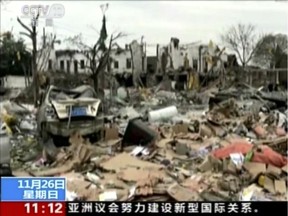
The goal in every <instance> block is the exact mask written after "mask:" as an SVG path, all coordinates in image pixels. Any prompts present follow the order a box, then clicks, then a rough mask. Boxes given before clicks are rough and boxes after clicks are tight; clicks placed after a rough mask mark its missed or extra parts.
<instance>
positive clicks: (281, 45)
mask: <svg viewBox="0 0 288 216" xmlns="http://www.w3.org/2000/svg"><path fill="white" fill-rule="evenodd" d="M287 43H288V37H287V35H285V34H276V35H274V34H267V35H264V36H263V37H262V38H261V39H260V40H259V41H258V43H257V49H256V52H255V55H254V57H253V62H255V63H257V64H259V65H262V66H265V67H266V68H277V67H280V64H281V63H280V62H281V61H282V60H283V59H287V53H286V50H287Z"/></svg>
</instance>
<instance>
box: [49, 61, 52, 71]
mask: <svg viewBox="0 0 288 216" xmlns="http://www.w3.org/2000/svg"><path fill="white" fill-rule="evenodd" d="M48 70H52V60H51V59H49V62H48Z"/></svg>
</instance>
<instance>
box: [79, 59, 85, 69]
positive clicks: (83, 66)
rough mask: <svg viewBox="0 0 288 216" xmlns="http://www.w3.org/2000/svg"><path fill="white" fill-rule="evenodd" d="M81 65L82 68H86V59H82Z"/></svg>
mask: <svg viewBox="0 0 288 216" xmlns="http://www.w3.org/2000/svg"><path fill="white" fill-rule="evenodd" d="M80 66H81V69H84V68H85V61H84V60H81V61H80Z"/></svg>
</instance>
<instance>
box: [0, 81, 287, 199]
mask: <svg viewBox="0 0 288 216" xmlns="http://www.w3.org/2000/svg"><path fill="white" fill-rule="evenodd" d="M107 101H108V102H109V106H107V107H108V108H109V109H108V108H107V109H106V111H107V114H106V116H105V125H103V138H102V139H101V140H100V141H98V142H97V143H91V142H90V141H89V140H88V139H85V138H84V137H82V136H80V135H79V134H78V133H77V132H76V133H75V134H73V135H72V136H71V137H70V138H69V143H70V145H69V146H66V147H60V148H58V149H57V154H56V156H55V157H54V158H52V159H51V158H50V159H49V160H48V158H47V157H45V154H43V147H42V146H41V145H40V143H39V138H38V134H37V129H36V120H35V118H36V117H35V113H36V111H35V110H34V109H33V107H31V106H27V105H25V104H20V103H19V102H17V103H16V102H13V101H9V100H7V101H3V102H2V103H1V111H2V117H3V119H4V122H6V126H9V127H8V129H9V130H10V136H11V138H10V143H11V145H12V151H11V160H12V162H11V166H12V169H13V175H14V176H62V177H66V178H67V187H68V192H67V194H68V200H69V201H73V200H87V201H115V200H118V201H132V200H134V201H140V200H141V201H173V200H175V201H238V200H241V201H252V200H254V201H256V200H257V201H276V200H277V201H281V200H287V139H288V135H287V92H268V91H265V89H255V88H253V87H250V86H247V85H244V84H239V85H237V86H234V87H231V88H228V89H222V90H220V89H218V88H216V87H215V88H209V89H207V90H205V91H202V92H193V91H190V92H171V91H165V90H161V88H151V89H145V90H136V89H129V94H126V93H123V92H122V93H121V91H120V93H119V92H118V96H115V97H113V98H108V94H107Z"/></svg>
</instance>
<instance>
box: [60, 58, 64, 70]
mask: <svg viewBox="0 0 288 216" xmlns="http://www.w3.org/2000/svg"><path fill="white" fill-rule="evenodd" d="M60 69H61V70H64V61H63V60H61V61H60Z"/></svg>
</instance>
